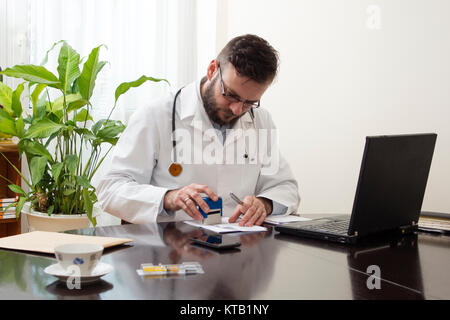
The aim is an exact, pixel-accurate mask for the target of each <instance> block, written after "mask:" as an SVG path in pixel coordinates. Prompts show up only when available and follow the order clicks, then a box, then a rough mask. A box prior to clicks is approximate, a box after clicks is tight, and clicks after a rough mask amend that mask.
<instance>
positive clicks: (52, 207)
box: [0, 41, 167, 231]
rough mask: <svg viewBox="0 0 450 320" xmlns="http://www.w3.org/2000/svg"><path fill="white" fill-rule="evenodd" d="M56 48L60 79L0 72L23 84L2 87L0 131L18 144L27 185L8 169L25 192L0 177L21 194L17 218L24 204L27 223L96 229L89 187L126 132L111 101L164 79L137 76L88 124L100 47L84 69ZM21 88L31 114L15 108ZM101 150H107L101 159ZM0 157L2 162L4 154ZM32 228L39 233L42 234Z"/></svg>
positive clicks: (17, 70) (19, 69) (26, 70)
mask: <svg viewBox="0 0 450 320" xmlns="http://www.w3.org/2000/svg"><path fill="white" fill-rule="evenodd" d="M57 44H62V45H61V49H60V52H59V56H58V67H57V72H58V76H56V75H55V74H54V73H52V72H50V71H49V70H47V69H46V68H45V67H44V66H42V65H40V66H38V65H16V66H14V67H12V68H6V69H5V70H4V71H2V72H0V75H5V76H9V77H15V78H20V79H23V80H24V82H23V83H21V84H19V85H18V86H17V88H16V89H15V90H12V89H11V88H9V87H8V86H7V85H5V84H4V83H1V82H0V105H2V106H3V108H1V109H0V132H1V133H4V134H7V135H12V136H14V137H17V138H18V149H19V154H20V156H23V155H25V157H26V161H27V164H28V168H29V177H30V179H29V180H28V179H26V178H25V176H24V175H23V174H22V173H21V172H20V171H19V170H18V169H17V168H16V167H14V166H13V165H12V164H11V163H10V162H9V164H10V165H11V166H12V167H14V169H15V170H16V171H17V172H18V173H19V174H20V176H21V177H22V179H23V181H25V183H26V185H27V186H28V189H29V191H25V190H24V189H23V188H22V187H20V186H18V185H16V184H14V183H13V182H12V181H9V180H8V179H7V178H5V177H3V176H0V178H3V179H5V180H6V181H7V182H8V183H10V184H9V185H8V187H9V188H10V189H11V190H12V191H14V192H15V193H16V194H18V195H19V200H18V202H17V204H16V216H17V217H18V216H19V214H20V213H21V212H22V209H24V204H25V203H29V206H30V209H31V210H28V211H29V212H27V214H28V215H29V216H28V222H29V223H30V215H31V214H33V215H38V216H42V215H43V214H44V217H45V218H47V220H46V222H44V223H45V224H46V225H47V224H49V223H51V222H50V221H48V218H49V217H55V218H56V217H58V218H61V217H63V218H64V217H70V216H72V217H77V219H78V218H81V219H83V218H84V220H83V221H87V225H86V227H87V226H88V225H89V221H90V222H91V223H92V224H93V225H94V226H95V225H96V224H97V223H96V219H95V216H93V207H94V204H95V203H96V202H97V197H96V194H95V188H94V187H93V186H92V184H91V180H92V178H93V176H94V175H95V173H96V172H97V170H98V168H99V167H100V165H101V164H102V162H103V160H104V159H105V157H106V156H107V155H108V153H109V152H110V151H111V149H112V148H113V146H114V145H115V144H116V143H117V141H118V139H119V136H120V134H121V133H122V132H123V130H124V129H125V125H124V124H123V123H122V122H121V121H116V120H111V119H110V117H111V114H112V112H113V110H114V109H115V108H116V105H117V100H118V99H119V97H120V96H121V95H122V94H123V93H125V92H127V91H128V89H130V88H132V87H138V86H140V85H141V84H143V83H144V82H146V81H153V82H159V81H166V82H167V80H164V79H156V78H153V77H147V76H142V77H140V78H139V79H137V80H136V81H132V82H124V83H122V84H120V85H119V86H118V87H117V88H116V90H115V102H114V106H113V107H112V109H111V111H110V113H109V116H108V118H107V119H100V120H98V121H94V119H93V118H92V117H91V114H90V111H91V110H92V107H93V106H92V104H91V97H92V94H93V91H94V87H95V81H96V78H97V74H98V73H99V72H100V71H101V70H102V68H103V67H104V66H105V64H106V62H105V61H100V60H99V52H100V48H101V46H98V47H96V48H94V49H93V50H92V51H91V53H90V54H89V56H88V57H87V59H86V61H85V62H84V63H83V61H82V59H80V55H79V54H78V53H77V52H76V51H75V50H74V49H72V47H71V46H70V45H69V44H67V42H65V41H59V42H57V43H55V45H57ZM55 45H54V46H53V47H55ZM53 47H52V48H53ZM50 50H51V49H50ZM50 50H49V51H50ZM47 54H48V52H47ZM46 60H47V58H46V59H45V61H46ZM25 84H26V85H28V88H29V92H30V104H32V111H31V110H30V111H29V112H27V109H24V108H23V107H22V103H21V95H22V92H23V91H24V85H25ZM50 91H54V92H53V93H55V92H56V93H58V95H59V97H58V98H55V99H51V98H50V93H51V92H50ZM16 140H17V139H16ZM104 147H107V148H108V149H107V151H106V153H105V154H104V155H102V148H104ZM1 156H3V157H4V158H5V159H6V160H7V161H8V159H7V158H6V157H5V156H4V155H3V154H1ZM80 214H81V215H82V216H81V217H79V215H80ZM57 220H58V221H59V220H60V219H57ZM72 220H74V219H72ZM74 221H75V220H74ZM56 223H58V224H59V223H60V222H56ZM30 224H31V223H30ZM44 227H45V226H44ZM78 227H81V226H80V225H75V226H74V227H71V226H65V227H55V228H52V227H49V228H44V229H48V230H52V231H63V229H65V230H68V229H73V228H78ZM31 229H41V230H42V227H37V228H33V227H31Z"/></svg>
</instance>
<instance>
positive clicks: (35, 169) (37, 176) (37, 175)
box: [30, 157, 47, 186]
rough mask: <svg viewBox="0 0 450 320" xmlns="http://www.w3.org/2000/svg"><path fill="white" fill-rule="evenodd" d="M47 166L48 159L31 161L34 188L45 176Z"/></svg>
mask: <svg viewBox="0 0 450 320" xmlns="http://www.w3.org/2000/svg"><path fill="white" fill-rule="evenodd" d="M46 166H47V158H46V157H33V159H31V161H30V172H31V181H32V183H33V186H35V185H37V184H38V183H39V181H41V179H42V177H43V176H44V172H45V167H46Z"/></svg>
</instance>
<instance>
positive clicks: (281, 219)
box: [264, 214, 311, 225]
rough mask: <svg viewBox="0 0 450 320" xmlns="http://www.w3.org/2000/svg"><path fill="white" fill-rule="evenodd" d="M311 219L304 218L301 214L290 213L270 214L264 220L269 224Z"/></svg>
mask: <svg viewBox="0 0 450 320" xmlns="http://www.w3.org/2000/svg"><path fill="white" fill-rule="evenodd" d="M309 220H311V219H308V218H303V217H300V216H294V215H292V214H291V215H288V216H269V217H267V218H266V220H264V222H266V223H269V224H275V225H277V224H283V223H289V222H298V221H309Z"/></svg>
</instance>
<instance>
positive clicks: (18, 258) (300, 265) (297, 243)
mask: <svg viewBox="0 0 450 320" xmlns="http://www.w3.org/2000/svg"><path fill="white" fill-rule="evenodd" d="M268 227H269V230H268V231H267V232H265V233H253V234H246V235H241V236H239V237H240V241H241V243H242V245H241V246H240V247H239V248H238V249H234V250H231V251H227V252H224V253H221V252H217V251H213V250H211V249H204V248H202V247H197V246H194V245H191V244H190V242H189V241H188V238H189V237H190V236H191V235H193V234H195V233H198V232H199V230H198V229H195V228H193V227H191V226H189V225H187V224H185V223H182V222H177V223H161V224H159V225H152V224H148V225H124V226H110V227H98V228H95V229H82V230H77V231H72V232H71V233H78V234H88V235H97V236H117V237H128V238H132V239H134V242H133V243H132V244H130V245H123V246H121V247H118V248H115V249H108V250H105V252H104V255H103V257H102V262H105V263H108V264H111V265H113V266H114V271H113V272H111V273H110V274H107V275H105V276H104V277H103V278H102V279H101V280H100V281H98V282H97V283H95V284H91V285H82V288H81V289H78V290H77V289H72V290H70V289H68V288H67V285H66V283H63V282H59V281H58V280H57V279H56V278H54V277H52V276H50V275H47V274H46V273H44V269H45V268H46V267H47V266H49V265H51V264H53V263H55V262H56V260H55V258H54V257H53V256H50V255H36V254H30V253H23V252H15V251H11V250H2V249H0V300H1V299H188V300H190V299H195V300H197V299H199V300H212V299H275V300H276V299H288V300H290V299H450V277H449V276H448V270H450V237H448V236H442V235H435V234H429V233H421V232H419V233H417V234H413V235H408V236H404V237H393V238H391V239H389V240H380V239H378V240H373V241H368V242H367V243H363V244H358V245H354V246H346V245H343V244H334V243H328V242H324V241H320V240H313V239H305V238H298V237H294V236H288V235H282V234H279V233H278V232H276V231H275V230H274V229H273V228H272V227H270V226H268ZM186 261H199V262H200V263H201V264H202V266H203V269H204V271H205V273H204V274H197V275H190V276H172V277H159V278H150V277H148V278H145V277H141V276H138V275H137V273H136V269H138V268H139V266H140V264H141V263H156V264H157V263H181V262H186ZM371 265H376V266H378V267H379V268H380V269H379V270H380V277H381V281H380V282H379V284H380V289H376V288H374V289H369V287H368V283H372V284H376V279H374V278H373V277H372V278H369V277H370V276H371V275H373V273H372V271H370V272H368V267H369V266H371Z"/></svg>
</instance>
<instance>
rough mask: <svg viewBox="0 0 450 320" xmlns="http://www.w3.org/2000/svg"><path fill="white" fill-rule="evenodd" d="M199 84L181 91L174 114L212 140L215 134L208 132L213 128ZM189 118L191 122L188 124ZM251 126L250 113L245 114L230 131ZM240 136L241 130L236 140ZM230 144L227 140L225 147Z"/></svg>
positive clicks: (188, 86) (191, 84) (213, 131)
mask: <svg viewBox="0 0 450 320" xmlns="http://www.w3.org/2000/svg"><path fill="white" fill-rule="evenodd" d="M200 82H201V80H197V81H195V82H192V83H190V84H188V85H187V86H186V87H184V88H183V90H181V93H180V98H179V104H177V107H176V108H177V110H176V112H177V113H178V116H179V117H180V120H181V121H183V122H184V123H186V124H189V125H190V126H192V127H194V128H195V129H199V130H201V131H203V132H204V134H205V136H209V138H211V139H213V138H214V137H217V133H216V131H215V130H208V129H213V126H212V123H211V120H210V119H209V117H208V114H207V113H206V111H205V108H204V106H203V100H202V98H201V94H200ZM190 118H191V119H192V120H191V121H190V122H189V119H190ZM252 124H253V120H252V117H251V115H250V112H247V113H246V114H244V115H243V116H242V117H241V119H240V120H238V121H236V123H235V125H234V126H233V128H232V129H243V130H245V129H248V128H249V126H251V125H252ZM240 136H242V130H240V131H238V135H237V137H236V138H239V137H240ZM230 142H231V141H229V139H227V140H226V141H225V146H226V145H228V144H229V143H230Z"/></svg>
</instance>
